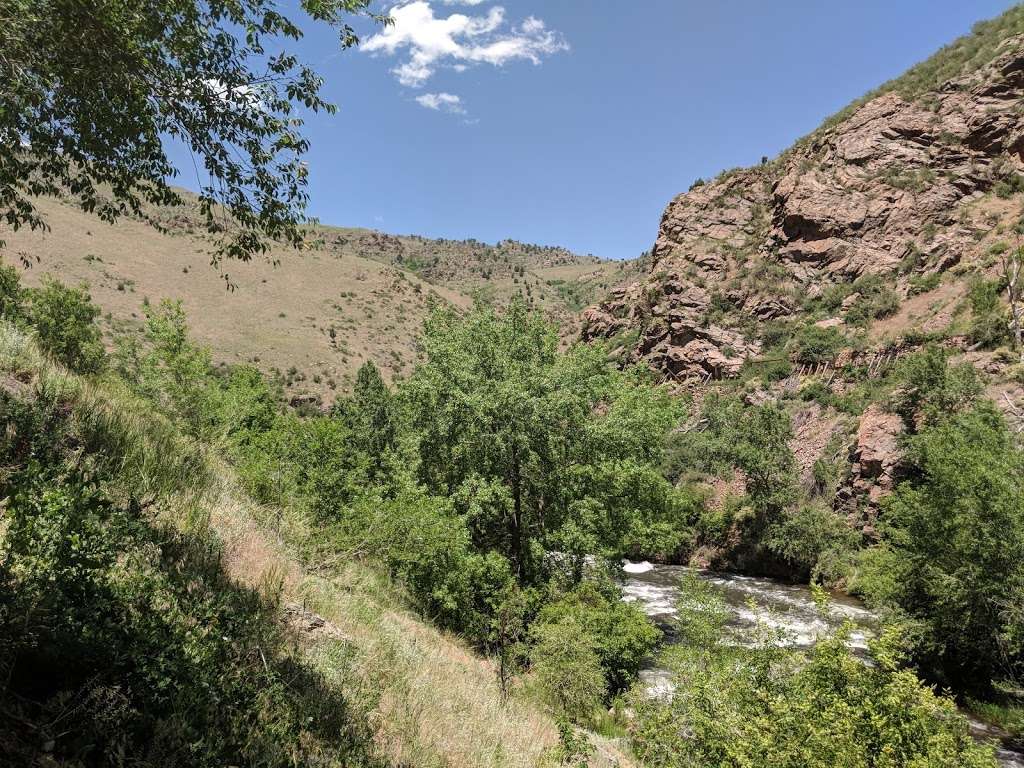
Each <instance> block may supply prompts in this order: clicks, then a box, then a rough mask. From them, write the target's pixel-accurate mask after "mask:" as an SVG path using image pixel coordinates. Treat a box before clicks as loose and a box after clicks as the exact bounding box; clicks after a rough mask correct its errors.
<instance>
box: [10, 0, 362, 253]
mask: <svg viewBox="0 0 1024 768" xmlns="http://www.w3.org/2000/svg"><path fill="white" fill-rule="evenodd" d="M294 5H295V6H298V7H299V8H301V10H302V12H304V13H305V14H306V15H307V16H308V17H309V18H310V19H311V20H312V21H313V22H317V23H324V24H327V25H330V26H332V27H334V28H336V29H337V30H338V32H339V39H340V44H341V47H342V48H348V47H350V46H352V45H354V44H356V43H357V42H358V40H357V37H356V34H355V31H354V29H353V28H352V26H351V25H350V24H349V23H348V20H350V19H352V18H353V17H358V16H365V15H371V16H372V14H370V13H369V12H368V8H369V6H370V0H300V2H298V3H296V4H294ZM374 18H377V19H380V17H374ZM301 36H302V30H301V28H300V26H299V24H298V23H297V22H295V21H293V20H292V18H289V16H286V15H285V14H284V13H283V12H282V10H281V9H280V7H279V6H278V3H276V2H274V0H201V1H200V0H150V1H149V2H143V3H140V2H135V1H134V0H3V2H0V81H2V82H3V83H4V87H3V88H2V89H0V139H2V140H0V216H2V217H3V218H4V219H5V220H6V222H7V224H8V225H9V226H11V227H12V228H14V229H17V228H19V227H22V226H29V227H32V228H33V229H35V228H39V227H44V226H45V221H44V219H43V217H42V215H41V214H40V213H39V211H38V210H37V208H36V206H35V203H34V202H33V198H35V197H37V196H40V195H48V196H58V195H67V196H69V197H71V198H73V199H75V200H76V201H77V202H78V204H79V205H80V206H81V207H82V209H83V210H86V211H89V212H95V213H96V214H97V215H99V216H100V217H101V218H102V219H104V220H107V221H113V220H115V219H116V218H117V217H118V216H121V215H123V214H126V213H137V212H139V211H140V210H141V208H142V206H143V204H144V203H147V202H148V203H152V204H177V203H180V202H181V198H180V195H179V194H178V193H177V192H176V191H175V190H174V189H173V188H172V187H171V186H170V184H169V179H172V178H174V177H175V176H177V175H178V174H179V171H180V169H179V168H178V167H176V166H175V165H174V163H173V162H172V161H171V158H170V156H169V153H168V145H169V144H170V143H172V142H173V143H177V144H179V145H184V147H185V149H186V150H187V151H188V152H189V153H190V154H191V155H192V157H193V158H194V159H195V161H196V162H197V163H198V164H199V165H201V166H202V170H203V173H204V175H205V176H206V177H207V178H208V181H207V182H206V183H205V184H203V186H202V188H201V189H200V195H199V198H200V204H201V207H202V212H203V214H204V216H205V221H206V227H207V229H208V230H209V231H210V232H211V233H219V234H218V237H219V244H218V250H217V253H218V255H225V256H229V257H236V258H241V259H249V258H251V257H252V256H253V255H254V254H257V253H261V252H264V251H266V249H267V247H268V241H269V240H282V241H285V242H287V243H290V244H291V245H299V244H300V243H301V242H302V238H303V235H302V228H301V223H302V221H303V211H304V210H305V205H306V200H307V194H306V191H305V188H306V168H305V166H304V164H303V162H302V156H303V154H304V153H305V151H306V150H307V148H308V141H307V140H306V139H305V138H304V137H303V136H302V133H301V131H300V129H301V126H302V119H301V117H299V115H298V113H297V109H298V108H303V109H305V110H309V111H312V112H318V111H325V112H329V113H330V112H333V111H334V109H335V108H334V106H333V105H331V104H329V103H328V102H326V101H325V100H324V99H323V98H322V96H321V93H320V91H321V86H322V84H323V81H322V79H321V78H320V76H319V75H318V74H317V73H316V72H314V71H313V70H312V69H310V68H309V67H307V66H305V65H303V64H301V63H300V62H299V61H298V59H297V58H296V57H295V55H294V54H293V53H291V52H290V51H289V50H288V44H289V43H290V42H294V41H296V40H298V39H299V38H300V37H301ZM190 170H191V169H190Z"/></svg>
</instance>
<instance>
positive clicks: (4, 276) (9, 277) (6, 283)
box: [0, 263, 24, 323]
mask: <svg viewBox="0 0 1024 768" xmlns="http://www.w3.org/2000/svg"><path fill="white" fill-rule="evenodd" d="M23 303H24V295H23V291H22V287H21V276H20V275H18V270H16V269H15V268H14V267H9V266H7V265H6V264H2V263H0V318H3V319H5V320H8V321H10V322H13V323H18V322H20V321H21V320H23V319H24V307H23Z"/></svg>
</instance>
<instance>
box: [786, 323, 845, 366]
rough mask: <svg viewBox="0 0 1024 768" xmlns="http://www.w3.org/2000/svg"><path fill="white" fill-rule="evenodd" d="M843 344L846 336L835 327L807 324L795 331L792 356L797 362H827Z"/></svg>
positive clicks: (832, 358) (837, 352) (833, 357)
mask: <svg viewBox="0 0 1024 768" xmlns="http://www.w3.org/2000/svg"><path fill="white" fill-rule="evenodd" d="M845 346H846V337H845V336H843V334H842V333H840V332H839V331H838V330H837V329H835V328H820V327H818V326H816V325H809V326H807V327H805V328H802V329H801V330H800V331H799V332H798V333H797V335H796V339H795V343H794V349H793V357H794V359H795V360H796V361H797V362H798V363H809V364H816V363H824V362H829V361H831V360H834V359H835V357H836V355H837V354H839V351H840V350H841V349H842V348H843V347H845Z"/></svg>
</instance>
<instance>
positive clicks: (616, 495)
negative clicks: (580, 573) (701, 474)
mask: <svg viewBox="0 0 1024 768" xmlns="http://www.w3.org/2000/svg"><path fill="white" fill-rule="evenodd" d="M422 343H423V349H424V352H425V356H426V360H425V362H424V363H423V364H422V365H421V366H419V367H418V369H417V370H416V371H415V373H414V374H413V376H412V377H411V378H410V379H409V380H408V381H407V382H406V383H405V384H404V385H403V387H402V389H401V394H402V397H403V399H404V400H405V402H406V404H407V406H408V409H409V414H410V418H411V421H412V428H413V430H414V432H415V433H416V435H417V441H418V453H419V466H420V469H419V476H420V481H421V482H422V483H423V485H424V487H425V488H427V489H428V491H429V492H430V493H431V494H435V495H438V496H446V497H447V496H451V497H454V498H455V499H457V500H459V502H460V503H461V505H462V511H463V513H464V514H466V515H467V519H468V520H469V522H470V525H471V527H472V529H473V531H474V537H475V543H476V544H477V546H478V547H481V548H484V549H488V548H494V549H497V550H498V551H500V552H502V553H503V554H505V555H506V556H507V557H509V559H510V560H512V562H513V563H514V564H515V567H516V570H517V572H518V574H519V575H520V577H521V578H526V579H529V578H532V577H533V576H535V575H536V574H537V572H538V568H539V567H540V565H541V561H542V555H543V553H544V552H545V551H548V550H551V549H557V550H561V551H563V552H568V553H569V554H571V555H573V556H575V561H576V562H577V564H578V563H579V561H580V560H581V558H582V557H583V556H584V555H586V554H594V553H595V552H598V551H600V550H602V549H609V550H613V551H621V550H622V548H623V545H624V541H625V539H626V537H627V534H628V533H629V532H630V530H631V529H634V534H635V535H636V536H637V537H640V536H641V534H642V531H641V530H639V529H645V530H649V528H650V526H652V525H656V524H659V523H664V524H665V525H666V526H667V527H666V532H667V533H670V534H676V535H678V534H679V532H680V531H682V530H684V529H685V528H686V523H687V515H688V512H689V509H688V507H687V502H686V500H684V499H682V498H681V497H680V495H679V494H677V493H675V492H674V490H673V489H672V488H671V486H669V485H668V483H667V482H666V481H665V480H664V478H663V477H662V476H661V474H660V473H659V472H658V471H657V469H656V467H657V465H658V463H659V462H660V460H661V451H662V445H663V440H664V436H665V434H666V433H667V431H668V430H669V428H670V427H671V426H672V424H673V423H675V421H676V419H677V417H678V413H677V406H676V405H675V404H673V402H672V401H671V400H670V399H669V397H668V396H667V394H665V393H664V392H663V391H662V390H660V389H657V388H655V387H654V386H653V385H651V384H650V383H649V382H647V381H645V380H644V379H643V377H642V374H640V373H639V372H628V373H621V372H618V371H615V370H613V369H611V368H610V367H609V366H608V365H607V363H606V361H605V360H604V358H603V357H602V356H601V355H600V354H599V353H598V352H596V351H594V350H591V349H575V350H572V351H570V352H569V353H568V354H564V355H561V354H558V336H557V333H556V332H555V330H554V328H553V327H552V326H550V325H549V324H548V323H546V322H545V321H544V320H543V318H541V317H540V316H539V315H537V314H533V313H531V312H529V311H528V310H527V309H526V306H525V304H523V303H522V302H521V301H517V302H513V304H512V305H511V306H510V307H509V308H508V310H507V311H506V312H505V313H504V314H502V315H499V314H497V313H496V312H495V311H494V310H492V309H488V308H483V307H478V308H476V309H474V310H473V311H472V312H470V313H469V315H468V316H466V317H464V318H460V317H459V316H457V315H456V314H455V313H454V312H452V311H448V310H439V311H437V312H435V313H434V314H433V315H432V316H431V317H430V318H429V320H428V322H427V324H426V327H425V331H424V335H423V341H422Z"/></svg>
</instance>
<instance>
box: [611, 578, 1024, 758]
mask: <svg viewBox="0 0 1024 768" xmlns="http://www.w3.org/2000/svg"><path fill="white" fill-rule="evenodd" d="M694 572H695V573H697V575H698V576H700V578H702V579H704V580H705V581H707V582H708V583H710V584H713V585H714V586H715V587H716V588H717V589H719V590H720V591H721V593H722V595H723V597H724V598H725V601H726V604H727V605H728V606H729V609H730V611H731V614H732V619H731V621H730V623H729V626H730V628H731V629H732V630H733V632H734V633H735V635H736V637H737V638H738V640H739V641H740V642H742V641H743V639H744V638H745V637H747V638H751V639H752V637H753V632H754V631H755V630H756V628H757V626H758V625H759V624H767V625H768V626H770V627H772V628H773V629H777V630H779V631H780V633H781V637H782V642H783V643H785V644H786V645H789V646H792V647H798V648H810V647H811V646H813V645H814V643H815V642H817V640H818V638H820V637H822V636H823V635H824V634H826V633H828V632H829V631H831V630H834V629H836V628H837V627H839V626H840V625H841V624H842V623H843V622H845V621H852V622H853V624H854V626H855V629H854V631H853V632H852V633H851V635H850V646H851V647H852V648H853V649H854V650H856V651H866V650H867V644H868V641H869V639H870V638H871V637H872V635H873V634H874V633H875V632H876V631H877V629H878V627H879V621H878V618H877V617H876V616H875V615H874V614H873V613H872V612H871V611H870V610H868V609H867V608H866V607H865V606H864V605H863V604H861V603H860V602H859V601H857V600H856V599H854V598H851V597H849V596H847V595H842V594H834V595H832V596H831V601H830V604H829V609H828V611H827V613H826V614H825V615H822V612H821V611H820V610H819V608H818V605H817V603H816V602H815V600H814V596H813V594H812V593H811V590H810V589H809V588H808V587H807V586H805V585H801V584H786V583H782V582H777V581H773V580H772V579H768V578H764V577H758V576H740V575H737V574H729V573H718V572H713V571H694V570H693V569H690V568H687V567H686V566H681V565H653V564H651V563H646V562H645V563H631V562H629V561H626V562H625V563H624V565H623V581H622V599H623V600H625V601H626V602H635V603H637V604H638V605H639V606H640V607H641V608H642V609H643V611H644V613H646V614H647V615H648V616H649V617H650V618H651V620H652V621H654V622H655V623H656V624H657V625H658V626H659V627H661V628H662V629H663V630H664V631H665V643H666V644H671V643H672V642H673V640H674V634H673V619H674V618H675V617H676V615H677V613H676V600H677V598H678V597H679V581H680V578H681V577H682V576H683V575H684V574H686V573H694ZM640 678H641V681H642V682H643V684H644V685H645V686H646V688H647V689H648V690H649V691H650V692H651V693H652V695H659V694H663V693H667V692H668V691H670V690H671V685H672V683H671V673H670V672H669V671H668V670H667V669H664V668H662V667H659V666H658V664H657V659H652V660H651V662H650V663H649V664H648V665H647V666H646V667H645V668H644V669H643V670H641V672H640ZM969 720H970V723H971V731H972V733H974V735H975V738H977V739H978V740H979V741H987V742H992V743H994V744H995V745H996V757H997V759H998V760H999V764H1000V766H1002V768H1024V750H1021V749H1020V748H1019V747H1018V746H1016V745H1014V744H1010V743H1008V742H1007V739H1006V736H1005V734H1003V733H1002V732H1001V731H999V730H998V729H996V728H994V727H992V726H990V725H987V724H985V723H982V722H981V721H979V720H977V719H975V718H969Z"/></svg>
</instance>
